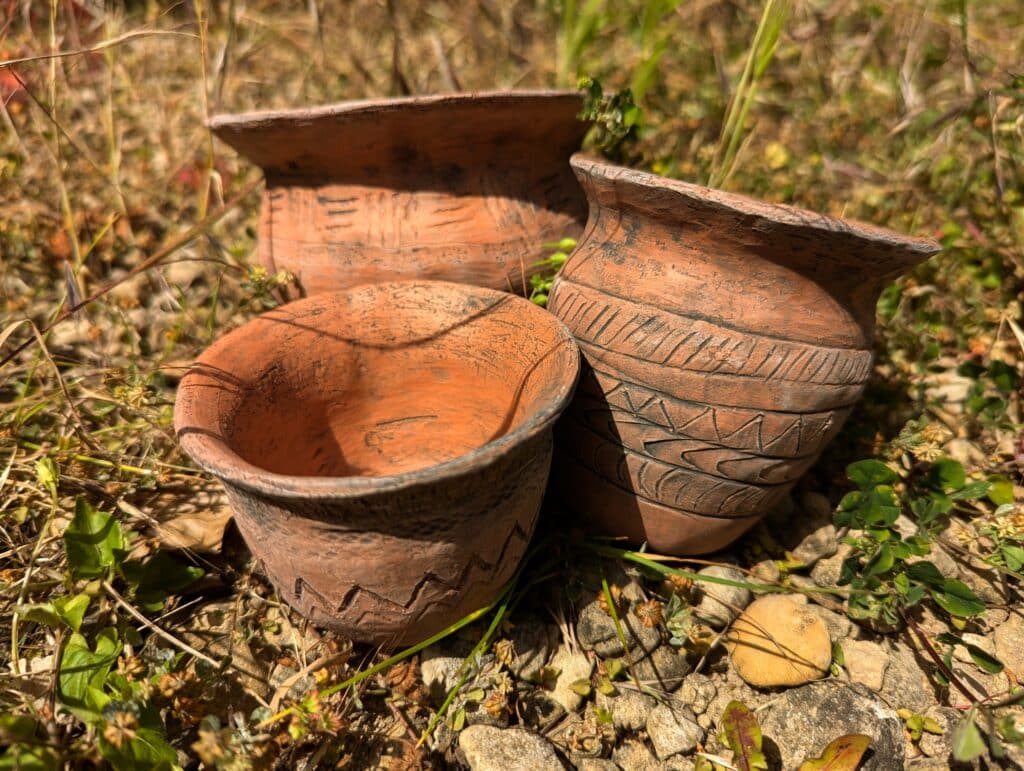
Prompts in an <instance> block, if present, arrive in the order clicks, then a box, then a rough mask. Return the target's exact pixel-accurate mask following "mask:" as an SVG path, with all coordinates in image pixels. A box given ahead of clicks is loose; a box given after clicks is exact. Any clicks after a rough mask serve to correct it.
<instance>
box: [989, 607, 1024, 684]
mask: <svg viewBox="0 0 1024 771" xmlns="http://www.w3.org/2000/svg"><path fill="white" fill-rule="evenodd" d="M992 637H993V640H994V642H995V651H996V657H997V658H998V659H999V660H1000V661H1001V662H1003V666H1005V667H1006V668H1007V669H1009V670H1010V671H1011V672H1013V673H1014V674H1015V675H1016V676H1017V678H1018V679H1019V680H1024V615H1022V612H1021V611H1020V610H1019V609H1015V610H1014V612H1013V613H1011V614H1010V616H1009V618H1007V619H1006V621H1005V622H1004V623H1002V624H1000V625H999V626H997V627H996V630H995V632H994V633H993V635H992Z"/></svg>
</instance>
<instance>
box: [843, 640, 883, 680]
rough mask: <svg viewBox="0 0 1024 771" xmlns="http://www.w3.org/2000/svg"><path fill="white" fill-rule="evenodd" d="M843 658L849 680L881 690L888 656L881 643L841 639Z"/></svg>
mask: <svg viewBox="0 0 1024 771" xmlns="http://www.w3.org/2000/svg"><path fill="white" fill-rule="evenodd" d="M840 645H841V646H842V649H843V659H844V661H845V663H844V664H843V666H844V667H845V668H846V672H847V674H849V675H850V680H852V681H853V682H855V683H860V684H861V685H866V686H867V687H868V688H870V689H871V690H872V691H881V690H882V688H883V687H884V683H885V670H886V669H888V668H889V658H888V656H887V655H886V653H885V649H884V648H882V646H881V645H878V644H876V643H873V642H868V641H867V640H843V641H842V643H841V644H840Z"/></svg>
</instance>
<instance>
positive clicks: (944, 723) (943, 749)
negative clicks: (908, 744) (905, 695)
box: [917, 706, 961, 761]
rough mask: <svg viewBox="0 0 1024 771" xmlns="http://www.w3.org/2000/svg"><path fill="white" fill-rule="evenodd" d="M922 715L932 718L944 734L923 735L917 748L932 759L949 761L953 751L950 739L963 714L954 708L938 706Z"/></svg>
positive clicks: (930, 708) (925, 733)
mask: <svg viewBox="0 0 1024 771" xmlns="http://www.w3.org/2000/svg"><path fill="white" fill-rule="evenodd" d="M922 714H923V715H924V716H925V717H930V718H931V719H932V720H934V721H935V722H936V723H938V724H939V727H940V728H941V729H942V733H940V734H932V733H927V732H924V733H922V734H921V739H920V740H919V741H918V743H917V746H918V747H919V748H920V749H921V752H923V753H924V754H925V755H927V756H928V757H930V758H936V759H938V760H943V761H944V760H946V759H948V758H949V753H950V752H951V751H952V743H951V738H950V737H951V734H952V732H953V728H954V726H956V724H957V723H958V722H959V721H960V717H961V713H960V712H957V711H956V710H955V709H953V708H952V707H938V706H936V707H929V708H928V709H927V710H925V711H924V712H923V713H922Z"/></svg>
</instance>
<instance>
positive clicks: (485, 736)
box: [459, 725, 565, 771]
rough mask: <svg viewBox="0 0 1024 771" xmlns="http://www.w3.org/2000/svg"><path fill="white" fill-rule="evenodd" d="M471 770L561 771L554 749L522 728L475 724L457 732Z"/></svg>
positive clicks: (542, 739) (539, 737) (562, 766)
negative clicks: (501, 727)
mask: <svg viewBox="0 0 1024 771" xmlns="http://www.w3.org/2000/svg"><path fill="white" fill-rule="evenodd" d="M459 748H460V749H461V750H462V752H463V753H464V754H465V756H466V763H467V764H468V765H469V767H470V769H471V771H563V769H564V768H565V766H564V765H563V764H562V761H560V760H559V759H558V755H556V754H555V749H554V747H552V746H551V745H550V744H548V743H547V742H546V741H545V740H544V738H543V737H541V736H538V735H537V734H535V733H533V732H532V731H528V730H527V729H525V728H507V729H504V730H502V729H500V728H494V727H493V726H485V725H476V726H470V727H469V728H466V729H464V730H463V731H462V732H461V733H460V734H459Z"/></svg>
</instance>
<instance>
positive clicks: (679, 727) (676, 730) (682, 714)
mask: <svg viewBox="0 0 1024 771" xmlns="http://www.w3.org/2000/svg"><path fill="white" fill-rule="evenodd" d="M647 735H648V736H649V737H650V739H651V744H653V745H654V752H655V754H656V755H657V756H658V757H659V758H661V759H662V760H664V759H665V758H667V757H670V756H672V755H678V754H680V753H684V752H690V751H692V750H693V749H694V748H695V747H696V746H697V743H698V742H699V741H701V739H703V738H704V729H703V728H701V727H700V725H698V724H697V718H696V716H695V715H694V714H693V712H692V710H690V708H689V707H685V706H683V705H682V704H680V703H679V702H677V701H675V700H671V701H668V702H665V703H664V704H659V705H658V706H657V707H655V708H654V709H653V710H651V713H650V714H649V715H648V716H647Z"/></svg>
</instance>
